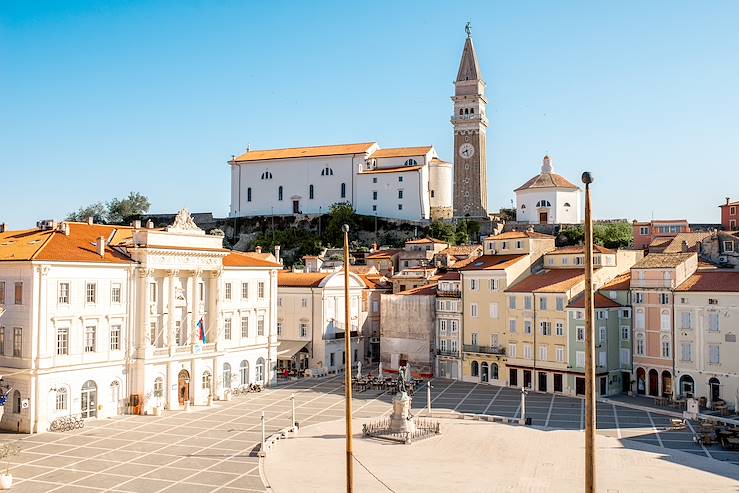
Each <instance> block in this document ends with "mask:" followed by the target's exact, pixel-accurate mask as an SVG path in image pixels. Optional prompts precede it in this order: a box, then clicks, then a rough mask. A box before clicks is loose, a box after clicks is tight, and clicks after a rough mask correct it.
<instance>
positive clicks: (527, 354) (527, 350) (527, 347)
mask: <svg viewBox="0 0 739 493" xmlns="http://www.w3.org/2000/svg"><path fill="white" fill-rule="evenodd" d="M523 358H524V359H531V344H524V345H523Z"/></svg>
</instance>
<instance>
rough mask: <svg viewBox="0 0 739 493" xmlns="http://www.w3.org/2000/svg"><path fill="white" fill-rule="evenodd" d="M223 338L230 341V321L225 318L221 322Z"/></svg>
mask: <svg viewBox="0 0 739 493" xmlns="http://www.w3.org/2000/svg"><path fill="white" fill-rule="evenodd" d="M223 337H224V338H225V339H226V340H227V341H230V340H231V319H230V318H227V319H225V320H224V321H223Z"/></svg>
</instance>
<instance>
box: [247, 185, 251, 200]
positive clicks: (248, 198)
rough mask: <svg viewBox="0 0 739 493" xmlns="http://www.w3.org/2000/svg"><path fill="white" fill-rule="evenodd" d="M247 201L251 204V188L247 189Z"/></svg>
mask: <svg viewBox="0 0 739 493" xmlns="http://www.w3.org/2000/svg"><path fill="white" fill-rule="evenodd" d="M246 201H247V202H251V187H249V188H247V189H246Z"/></svg>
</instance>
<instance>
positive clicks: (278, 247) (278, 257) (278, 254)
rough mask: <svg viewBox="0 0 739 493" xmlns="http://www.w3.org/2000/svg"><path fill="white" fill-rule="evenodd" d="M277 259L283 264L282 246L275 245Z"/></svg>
mask: <svg viewBox="0 0 739 493" xmlns="http://www.w3.org/2000/svg"><path fill="white" fill-rule="evenodd" d="M275 258H276V259H277V261H278V262H279V263H282V259H281V258H280V245H275Z"/></svg>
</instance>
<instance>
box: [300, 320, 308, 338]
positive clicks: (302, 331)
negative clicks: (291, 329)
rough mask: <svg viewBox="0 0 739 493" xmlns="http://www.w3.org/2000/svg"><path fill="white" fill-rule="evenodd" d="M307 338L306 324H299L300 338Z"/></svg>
mask: <svg viewBox="0 0 739 493" xmlns="http://www.w3.org/2000/svg"><path fill="white" fill-rule="evenodd" d="M307 336H308V324H306V323H301V324H300V337H307Z"/></svg>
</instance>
